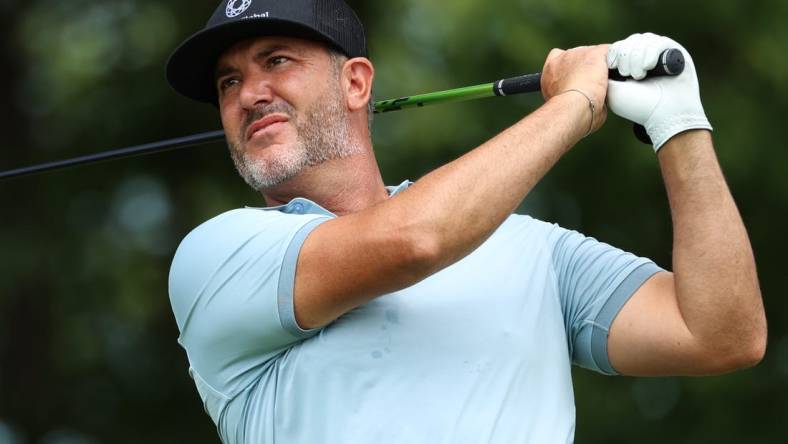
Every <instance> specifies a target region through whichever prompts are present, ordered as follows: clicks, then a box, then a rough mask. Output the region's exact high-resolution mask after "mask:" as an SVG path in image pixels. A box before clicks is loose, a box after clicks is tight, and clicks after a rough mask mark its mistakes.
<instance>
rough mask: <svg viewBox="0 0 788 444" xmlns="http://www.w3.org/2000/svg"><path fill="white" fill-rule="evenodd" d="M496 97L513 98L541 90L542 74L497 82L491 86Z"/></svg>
mask: <svg viewBox="0 0 788 444" xmlns="http://www.w3.org/2000/svg"><path fill="white" fill-rule="evenodd" d="M493 90H495V95H496V96H513V95H515V94H524V93H532V92H537V91H541V90H542V74H541V73H536V74H528V75H524V76H520V77H512V78H511V79H503V80H498V81H497V82H495V83H494V84H493Z"/></svg>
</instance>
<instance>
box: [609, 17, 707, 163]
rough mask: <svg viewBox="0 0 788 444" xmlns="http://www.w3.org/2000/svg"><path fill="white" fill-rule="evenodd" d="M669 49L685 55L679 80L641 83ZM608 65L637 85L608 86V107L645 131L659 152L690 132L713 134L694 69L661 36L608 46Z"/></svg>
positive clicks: (687, 57)
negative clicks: (666, 145) (707, 131)
mask: <svg viewBox="0 0 788 444" xmlns="http://www.w3.org/2000/svg"><path fill="white" fill-rule="evenodd" d="M670 48H678V49H680V50H681V52H683V53H684V59H685V67H684V72H683V73H681V75H679V76H675V77H655V78H649V79H646V80H643V79H644V78H645V77H646V72H647V71H649V70H651V69H653V68H654V67H655V66H657V62H658V59H659V55H660V54H661V53H662V52H663V51H665V50H666V49H670ZM607 64H608V67H609V68H610V69H617V70H618V72H619V73H620V74H621V75H623V76H627V77H632V78H633V79H635V80H638V81H631V80H630V81H626V82H617V81H610V82H609V86H608V93H607V105H608V107H609V109H610V110H611V111H613V112H614V113H615V114H616V115H618V116H620V117H623V118H625V119H627V120H631V121H632V122H635V123H639V124H641V125H643V126H644V127H645V128H646V132H648V135H649V136H650V137H651V141H652V142H653V143H654V151H659V149H660V148H662V145H664V144H665V142H667V141H668V140H669V139H670V138H671V137H673V136H675V135H676V134H679V133H681V132H684V131H687V130H692V129H707V130H711V129H712V128H711V124H710V123H709V119H707V118H706V114H705V113H704V112H703V105H702V104H701V102H700V89H699V87H698V76H697V74H696V72H695V64H694V63H693V61H692V57H690V55H689V53H688V52H687V50H686V49H684V47H682V46H681V45H679V44H678V43H676V42H675V41H673V40H671V39H669V38H667V37H662V36H659V35H655V34H651V33H646V34H634V35H631V36H629V37H628V38H627V39H626V40H621V41H618V42H616V43H613V45H611V46H610V50H609V52H608V57H607Z"/></svg>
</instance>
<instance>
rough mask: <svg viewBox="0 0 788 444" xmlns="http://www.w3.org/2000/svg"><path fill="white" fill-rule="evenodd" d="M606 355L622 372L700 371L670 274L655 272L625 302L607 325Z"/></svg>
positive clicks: (631, 374) (630, 373)
mask: <svg viewBox="0 0 788 444" xmlns="http://www.w3.org/2000/svg"><path fill="white" fill-rule="evenodd" d="M608 354H609V357H610V362H611V364H612V365H613V367H614V368H615V369H616V370H617V371H618V372H619V373H621V374H624V375H629V376H667V375H684V374H690V375H691V374H699V373H702V370H701V367H700V366H699V364H700V361H698V359H697V356H698V355H697V346H696V343H695V341H694V339H693V337H692V333H691V332H690V331H689V329H688V328H687V325H686V323H685V322H684V319H683V317H682V315H681V310H680V309H679V304H678V300H677V299H676V291H675V285H674V279H673V273H669V272H661V273H657V274H655V275H654V276H652V277H651V278H650V279H649V280H648V281H646V282H645V283H644V284H643V285H642V286H641V287H640V288H639V289H638V290H637V291H636V292H635V293H634V294H633V295H632V297H631V298H630V299H629V301H627V303H626V304H625V305H624V307H623V308H622V309H621V311H620V312H619V314H618V316H616V318H615V320H614V321H613V324H612V325H611V327H610V336H609V338H608Z"/></svg>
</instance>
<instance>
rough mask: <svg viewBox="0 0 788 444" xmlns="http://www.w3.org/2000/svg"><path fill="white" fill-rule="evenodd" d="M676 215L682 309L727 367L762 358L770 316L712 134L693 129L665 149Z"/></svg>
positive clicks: (677, 281) (661, 155)
mask: <svg viewBox="0 0 788 444" xmlns="http://www.w3.org/2000/svg"><path fill="white" fill-rule="evenodd" d="M659 160H660V164H661V167H662V174H663V177H664V179H665V185H666V187H667V191H668V196H669V199H670V207H671V212H672V217H673V230H674V241H673V242H674V245H673V269H674V274H675V286H676V295H677V299H678V304H679V308H680V310H681V314H682V316H683V318H684V320H685V322H686V324H687V327H688V328H689V330H690V331H691V332H692V334H693V336H694V337H695V338H696V339H697V340H698V343H700V344H704V346H705V348H706V349H707V350H708V352H709V356H710V359H715V360H718V362H720V365H721V366H723V367H724V366H725V365H726V364H733V365H734V366H741V365H747V364H749V363H751V361H754V362H757V361H758V360H760V358H761V356H762V355H763V351H764V349H765V338H766V320H765V315H764V310H763V303H762V301H761V294H760V289H759V285H758V277H757V273H756V269H755V261H754V258H753V253H752V248H751V246H750V241H749V238H748V236H747V231H746V229H745V227H744V224H743V222H742V220H741V216H740V215H739V212H738V209H737V208H736V204H735V203H734V201H733V197H732V196H731V194H730V191H729V190H728V187H727V185H726V183H725V179H724V176H723V174H722V171H721V170H720V167H719V164H718V162H717V158H716V155H715V153H714V147H713V145H712V141H711V134H710V133H709V132H707V131H702V130H701V131H688V132H685V133H682V134H680V135H678V136H676V137H674V138H673V139H672V140H670V141H669V142H668V143H667V144H666V145H665V146H664V147H663V148H662V150H660V153H659Z"/></svg>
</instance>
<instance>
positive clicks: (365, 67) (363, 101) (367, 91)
mask: <svg viewBox="0 0 788 444" xmlns="http://www.w3.org/2000/svg"><path fill="white" fill-rule="evenodd" d="M374 79H375V67H374V66H372V62H370V61H369V59H366V58H364V57H356V58H352V59H349V60H348V61H346V62H345V66H344V67H343V68H342V87H343V88H344V90H345V96H346V97H347V106H348V109H349V110H350V111H351V112H352V111H358V110H360V109H365V108H367V106H368V105H367V104H368V103H369V100H370V98H371V96H372V81H373V80H374Z"/></svg>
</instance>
